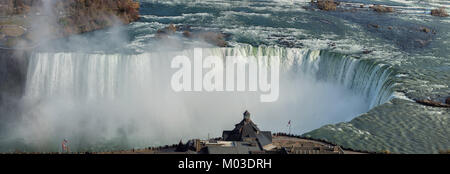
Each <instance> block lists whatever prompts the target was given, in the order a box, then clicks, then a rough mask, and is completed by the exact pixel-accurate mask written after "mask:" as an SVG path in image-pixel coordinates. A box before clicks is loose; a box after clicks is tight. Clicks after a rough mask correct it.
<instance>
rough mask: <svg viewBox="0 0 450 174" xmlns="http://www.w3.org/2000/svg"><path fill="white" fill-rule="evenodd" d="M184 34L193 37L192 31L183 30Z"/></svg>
mask: <svg viewBox="0 0 450 174" xmlns="http://www.w3.org/2000/svg"><path fill="white" fill-rule="evenodd" d="M183 36H184V37H187V38H190V37H192V34H191V32H190V31H183Z"/></svg>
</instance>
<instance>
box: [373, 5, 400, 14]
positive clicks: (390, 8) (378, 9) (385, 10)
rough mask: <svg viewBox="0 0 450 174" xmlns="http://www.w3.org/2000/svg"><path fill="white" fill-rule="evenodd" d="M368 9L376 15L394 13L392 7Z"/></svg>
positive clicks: (379, 6) (375, 6) (376, 6)
mask: <svg viewBox="0 0 450 174" xmlns="http://www.w3.org/2000/svg"><path fill="white" fill-rule="evenodd" d="M370 8H372V9H373V10H374V11H376V12H378V13H388V12H394V8H392V7H385V6H382V5H374V6H372V7H370Z"/></svg>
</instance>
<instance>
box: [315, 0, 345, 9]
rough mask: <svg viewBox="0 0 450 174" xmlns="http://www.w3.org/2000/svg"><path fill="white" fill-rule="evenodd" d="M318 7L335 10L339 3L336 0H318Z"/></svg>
mask: <svg viewBox="0 0 450 174" xmlns="http://www.w3.org/2000/svg"><path fill="white" fill-rule="evenodd" d="M316 4H317V8H319V9H320V10H324V11H335V10H336V7H337V5H338V4H339V3H336V2H334V0H317V2H316Z"/></svg>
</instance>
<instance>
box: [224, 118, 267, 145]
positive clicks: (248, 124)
mask: <svg viewBox="0 0 450 174" xmlns="http://www.w3.org/2000/svg"><path fill="white" fill-rule="evenodd" d="M222 138H223V140H225V141H245V140H246V139H255V140H256V141H257V142H258V143H259V145H260V146H261V147H263V146H265V145H267V144H271V143H272V133H271V132H270V131H260V130H259V128H258V126H256V124H255V123H253V122H252V121H251V120H250V119H243V120H242V121H241V122H240V123H238V124H236V125H235V128H234V129H233V130H231V131H223V134H222Z"/></svg>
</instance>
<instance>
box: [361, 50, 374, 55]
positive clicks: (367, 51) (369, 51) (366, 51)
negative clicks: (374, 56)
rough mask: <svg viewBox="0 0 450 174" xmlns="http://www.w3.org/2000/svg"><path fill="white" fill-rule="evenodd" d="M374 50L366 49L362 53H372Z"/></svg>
mask: <svg viewBox="0 0 450 174" xmlns="http://www.w3.org/2000/svg"><path fill="white" fill-rule="evenodd" d="M372 52H373V51H372V50H364V51H363V52H362V53H363V54H370V53H372Z"/></svg>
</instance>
